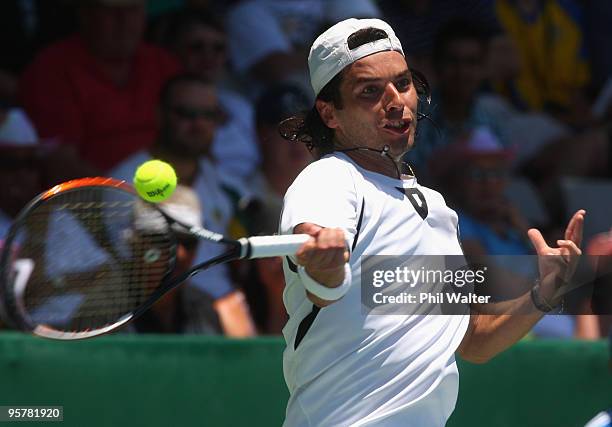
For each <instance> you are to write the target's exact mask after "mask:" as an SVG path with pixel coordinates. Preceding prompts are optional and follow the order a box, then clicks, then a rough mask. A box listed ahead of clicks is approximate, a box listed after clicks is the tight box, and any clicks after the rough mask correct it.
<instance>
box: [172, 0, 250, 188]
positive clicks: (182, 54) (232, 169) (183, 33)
mask: <svg viewBox="0 0 612 427" xmlns="http://www.w3.org/2000/svg"><path fill="white" fill-rule="evenodd" d="M168 33H169V34H168V36H167V38H168V40H167V43H168V44H169V46H170V48H171V49H172V50H173V51H174V53H176V55H177V57H178V58H179V60H180V61H181V63H182V66H183V68H184V70H185V71H186V72H188V73H191V74H194V75H198V76H200V77H201V78H202V79H203V80H205V81H207V82H210V83H211V84H215V85H216V86H217V96H218V98H219V104H220V106H221V108H223V110H224V111H225V113H226V115H227V121H226V122H225V123H224V124H222V125H220V126H219V127H218V128H217V130H216V133H215V139H214V141H213V145H212V155H213V157H214V159H215V161H216V163H217V165H218V167H219V170H220V171H221V172H222V173H223V174H224V175H226V176H227V175H230V176H231V175H236V176H238V177H241V178H247V177H249V176H250V175H252V174H253V173H254V172H255V170H256V168H257V166H258V165H259V151H258V149H257V144H256V143H255V129H254V123H253V122H254V117H253V108H252V107H251V105H250V104H249V102H248V101H247V100H246V99H244V98H243V97H242V96H241V95H239V94H238V93H236V92H235V91H232V90H230V89H228V88H227V87H226V84H225V83H226V82H224V81H223V79H224V77H225V76H226V75H227V73H226V63H227V49H226V48H227V39H226V35H225V29H224V27H223V23H222V22H221V20H219V19H218V18H216V17H215V15H214V14H212V13H211V12H210V11H206V10H186V11H184V12H182V13H179V14H178V15H176V16H175V17H174V18H173V19H171V25H170V28H169V31H168Z"/></svg>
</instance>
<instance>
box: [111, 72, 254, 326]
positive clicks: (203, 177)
mask: <svg viewBox="0 0 612 427" xmlns="http://www.w3.org/2000/svg"><path fill="white" fill-rule="evenodd" d="M159 117H160V124H159V128H160V130H159V134H158V136H157V139H156V140H155V142H154V144H153V145H152V146H151V147H150V148H149V149H145V150H141V151H138V152H136V153H134V154H132V155H131V156H130V157H128V158H127V159H126V160H124V161H123V162H122V163H121V164H119V165H118V166H117V167H116V168H115V169H114V170H113V171H112V172H111V175H112V176H114V177H116V178H119V179H126V180H131V179H132V176H133V175H134V171H135V170H136V168H137V167H138V166H139V165H140V164H141V163H143V162H145V161H147V160H150V159H152V158H158V159H161V160H164V161H166V162H168V163H170V164H172V165H173V166H174V168H175V170H176V173H177V176H178V179H179V182H180V183H181V184H182V185H186V186H189V187H191V188H192V189H193V190H194V191H195V192H196V194H197V195H198V198H199V200H200V202H201V204H202V210H203V215H204V221H205V224H206V228H208V229H209V230H212V231H215V232H218V233H222V234H226V233H227V231H228V225H229V222H230V219H231V218H232V215H233V207H232V203H231V201H230V199H229V197H228V196H227V194H226V193H225V192H224V190H223V189H222V188H221V182H220V180H219V176H218V173H217V167H216V165H215V164H214V162H213V161H212V160H211V154H210V147H211V144H212V139H213V135H214V132H215V128H216V127H217V125H218V124H219V123H220V121H221V120H222V113H221V110H220V108H219V103H218V100H217V97H216V91H215V87H214V86H213V85H212V84H211V83H209V82H206V81H204V80H202V79H201V78H199V77H197V76H191V75H180V76H177V77H175V78H173V79H171V80H170V81H168V82H167V83H166V85H165V86H164V89H163V90H162V93H161V98H160V107H159ZM221 251H222V248H221V247H220V246H219V245H216V244H211V243H208V244H206V243H205V244H201V245H200V246H199V248H198V251H197V254H196V257H195V262H202V261H204V260H206V259H210V258H212V257H213V256H215V255H218V254H220V253H221ZM192 283H193V285H194V286H197V287H198V288H200V289H201V290H203V291H204V292H206V293H207V294H210V295H211V296H212V298H214V299H215V301H217V303H218V304H222V303H225V304H226V306H224V307H223V308H219V307H217V308H218V309H219V310H224V311H225V310H228V311H230V312H234V313H235V315H234V318H235V319H237V320H238V321H237V323H236V325H235V328H233V329H232V330H231V331H228V334H229V335H236V336H245V335H251V334H253V332H254V328H253V325H252V324H251V321H250V317H249V313H248V307H247V305H246V303H245V301H244V299H243V296H242V292H241V291H239V290H236V289H235V287H234V285H233V284H232V282H231V280H230V277H229V270H228V267H227V265H219V266H216V267H213V268H210V269H208V270H206V271H203V272H202V273H200V274H198V275H196V276H194V277H193V279H192Z"/></svg>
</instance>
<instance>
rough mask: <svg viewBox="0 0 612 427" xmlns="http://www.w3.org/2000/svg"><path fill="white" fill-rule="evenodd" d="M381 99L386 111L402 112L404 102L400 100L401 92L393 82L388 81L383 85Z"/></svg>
mask: <svg viewBox="0 0 612 427" xmlns="http://www.w3.org/2000/svg"><path fill="white" fill-rule="evenodd" d="M383 101H384V104H383V105H384V106H385V111H386V112H387V113H391V112H396V113H397V112H400V113H403V112H404V102H403V101H402V97H401V94H400V92H399V91H398V90H397V88H396V87H395V85H394V84H393V83H388V84H387V86H386V87H385V92H384V99H383Z"/></svg>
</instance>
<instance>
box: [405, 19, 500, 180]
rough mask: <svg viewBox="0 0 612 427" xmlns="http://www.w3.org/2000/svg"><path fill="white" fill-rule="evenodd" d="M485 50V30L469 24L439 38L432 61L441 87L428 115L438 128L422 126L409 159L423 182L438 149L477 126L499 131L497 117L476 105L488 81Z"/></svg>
mask: <svg viewBox="0 0 612 427" xmlns="http://www.w3.org/2000/svg"><path fill="white" fill-rule="evenodd" d="M486 48H487V45H486V38H485V34H484V32H483V30H482V29H481V28H480V27H478V26H477V25H475V24H473V23H471V22H469V21H462V20H454V21H451V22H449V23H447V24H446V25H445V26H444V27H443V28H442V29H441V30H440V32H439V33H438V34H437V36H436V40H435V46H434V53H433V60H434V67H435V72H436V80H437V82H438V86H437V89H436V90H435V91H434V93H433V95H432V107H431V108H430V109H429V111H426V113H427V114H428V115H429V116H430V118H431V119H432V121H433V122H434V123H435V125H431V124H430V123H427V122H424V123H423V125H424V126H419V134H418V137H417V143H416V145H415V147H414V148H413V149H412V151H411V152H410V153H408V156H407V160H408V161H409V162H410V163H411V164H413V165H414V166H416V168H417V171H416V172H417V174H418V175H419V178H421V179H420V180H421V181H423V178H425V180H426V178H427V177H424V176H422V175H423V171H424V170H426V169H427V164H428V161H429V158H430V155H431V153H432V152H433V151H434V150H435V149H438V148H440V147H443V146H445V145H448V144H450V143H451V142H452V141H454V140H455V139H457V138H459V137H465V136H466V134H467V133H469V132H470V131H471V130H472V129H474V128H475V127H477V126H487V127H489V128H490V129H492V130H493V131H497V127H496V122H495V119H494V117H492V116H491V115H490V114H488V111H487V110H485V109H482V108H480V107H479V105H478V103H477V102H476V101H477V98H478V91H479V89H480V88H481V86H482V85H483V82H484V79H485V77H486V76H485V74H484V64H485V58H486V53H487V50H486Z"/></svg>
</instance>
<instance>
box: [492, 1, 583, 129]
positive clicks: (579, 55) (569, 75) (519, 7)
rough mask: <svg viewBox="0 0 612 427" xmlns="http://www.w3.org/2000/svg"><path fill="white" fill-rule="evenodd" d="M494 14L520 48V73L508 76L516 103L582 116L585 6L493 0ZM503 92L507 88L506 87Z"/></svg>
mask: <svg viewBox="0 0 612 427" xmlns="http://www.w3.org/2000/svg"><path fill="white" fill-rule="evenodd" d="M495 8H496V14H497V17H498V20H499V22H500V25H501V27H502V28H503V29H504V31H505V32H506V33H507V34H508V35H509V36H510V37H511V38H512V40H513V41H514V43H515V45H516V47H517V48H518V52H519V57H520V62H521V67H520V71H519V74H518V76H517V77H516V78H515V79H513V80H512V81H508V82H506V87H505V88H504V89H505V90H506V91H508V92H511V93H513V94H514V95H515V96H514V97H513V99H514V100H515V101H516V105H517V106H519V107H521V108H524V109H530V110H546V111H549V112H552V113H555V114H556V115H558V116H560V117H561V116H565V118H566V119H569V120H570V121H571V120H572V119H573V118H570V117H567V113H568V112H570V111H571V112H573V113H574V114H575V115H577V116H578V117H580V116H582V118H580V120H583V118H584V116H585V111H586V105H584V103H585V102H586V98H585V96H584V95H585V93H584V90H585V88H586V86H587V84H588V83H589V81H590V73H589V66H588V58H587V52H586V47H585V35H584V34H583V27H584V22H583V19H584V18H583V16H582V15H583V11H582V7H581V5H580V4H579V2H576V1H573V0H563V1H557V0H552V1H545V0H521V1H516V0H496V2H495ZM508 92H507V93H508Z"/></svg>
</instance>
